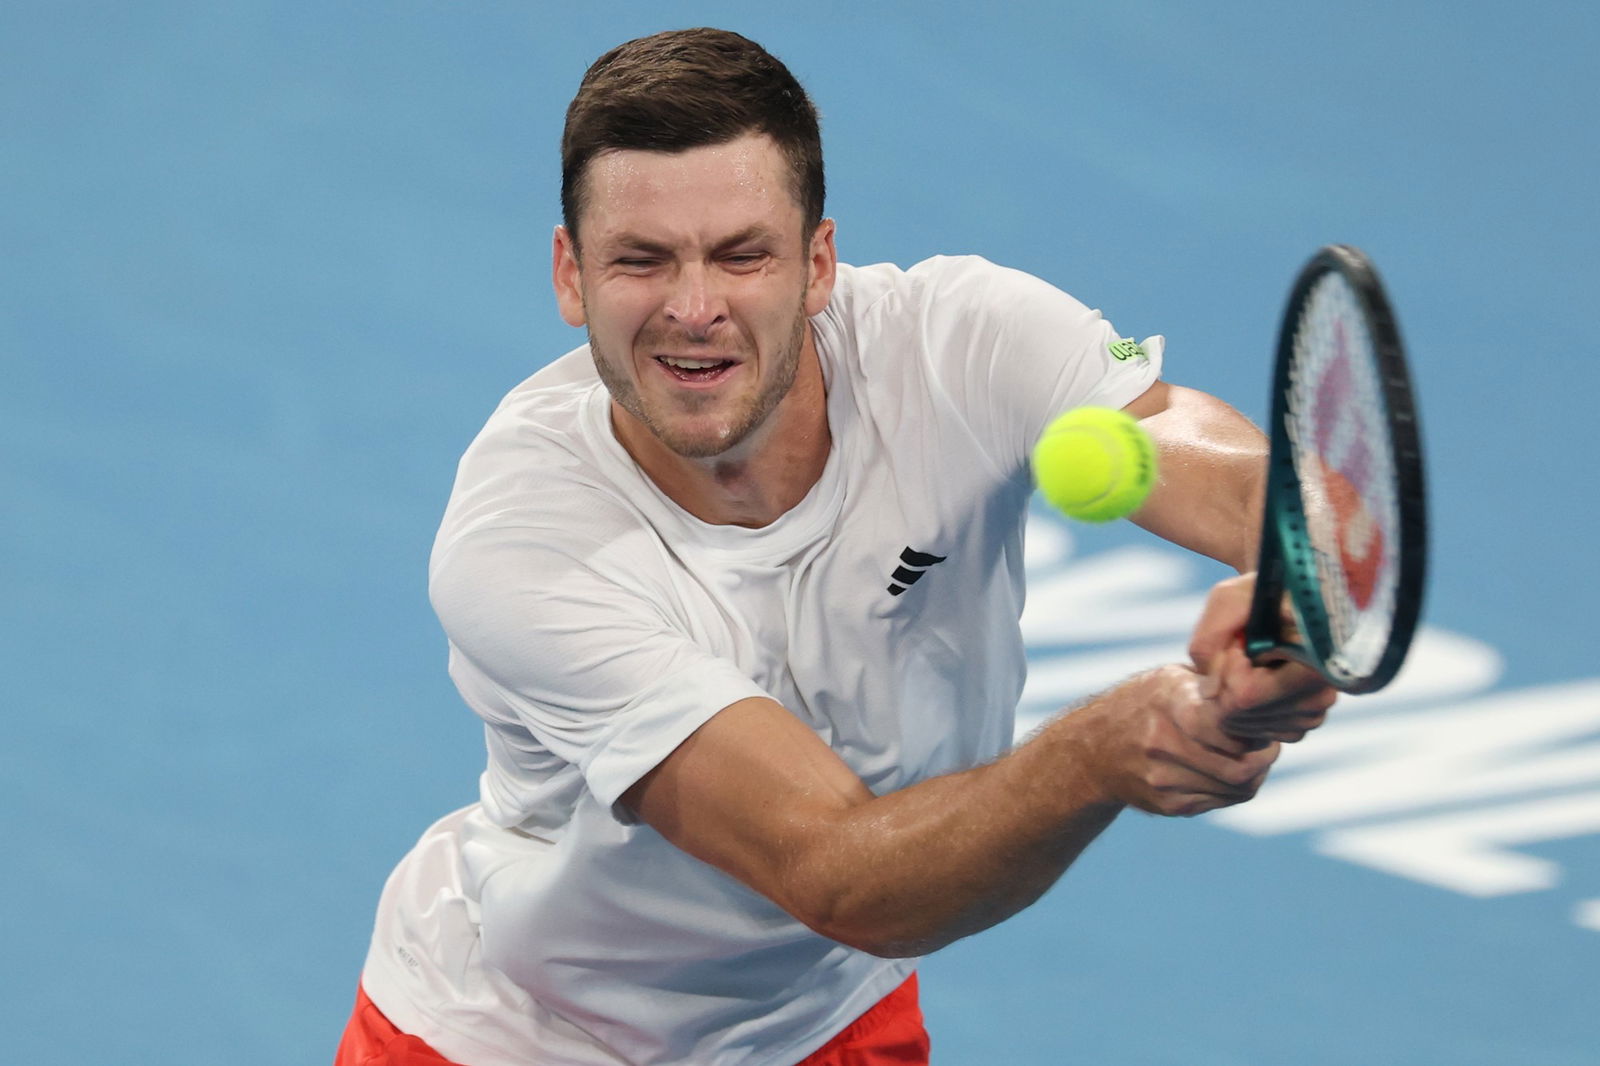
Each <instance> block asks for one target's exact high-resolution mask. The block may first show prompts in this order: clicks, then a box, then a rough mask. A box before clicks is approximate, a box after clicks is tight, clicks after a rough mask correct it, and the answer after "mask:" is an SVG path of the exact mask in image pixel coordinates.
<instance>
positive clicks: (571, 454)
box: [363, 257, 1162, 1066]
mask: <svg viewBox="0 0 1600 1066" xmlns="http://www.w3.org/2000/svg"><path fill="white" fill-rule="evenodd" d="M811 324H812V327H813V330H814V332H815V337H816V347H817V351H818V354H819V356H820V358H821V361H822V369H823V374H824V378H825V380H826V383H827V396H828V398H827V406H828V420H829V426H830V429H831V433H832V440H833V447H832V451H831V452H830V454H829V456H828V459H827V463H826V465H825V468H824V470H823V473H822V477H821V479H820V480H819V481H818V482H817V484H816V485H815V486H814V487H813V488H812V489H811V491H810V493H809V494H808V495H807V496H806V497H805V499H804V500H802V501H801V502H800V503H799V504H798V505H796V506H795V507H794V508H793V509H792V510H790V511H789V512H788V513H786V514H784V515H783V516H782V517H781V518H779V519H778V520H777V521H776V522H774V523H772V524H771V525H769V526H766V527H764V528H761V529H745V528H742V527H736V526H713V525H708V524H706V523H704V522H701V521H699V520H698V519H696V518H694V517H693V516H691V515H689V514H688V513H687V512H685V511H683V510H682V509H681V508H679V507H678V506H677V505H676V504H674V503H673V502H672V501H671V500H670V499H668V498H667V497H666V496H665V495H663V494H662V493H661V491H660V490H659V489H657V488H656V486H655V485H654V484H653V483H652V482H651V481H650V480H649V479H648V478H646V477H645V476H644V475H643V474H642V473H641V472H640V471H639V469H638V467H637V466H636V465H635V464H634V462H633V461H632V459H631V458H630V457H629V456H628V454H627V452H626V451H624V449H623V448H622V446H621V445H620V444H619V443H618V442H617V440H616V438H615V437H614V435H613V434H612V431H611V427H610V418H609V397H608V395H607V393H606V390H605V388H604V387H603V386H602V385H601V384H600V383H599V381H598V379H597V377H596V376H595V372H594V368H593V364H592V362H591V360H590V356H589V353H588V349H587V348H580V349H578V350H576V351H574V352H571V353H569V354H568V355H566V356H565V357H563V358H562V359H560V360H558V361H557V362H555V363H553V364H552V365H551V366H550V367H548V368H546V369H545V370H543V371H541V372H539V373H538V374H535V375H534V376H533V377H532V378H530V379H529V380H528V381H526V382H524V383H523V384H522V385H520V386H518V387H517V388H516V389H515V390H513V391H512V392H511V393H510V395H508V396H507V397H506V399H505V400H504V401H503V402H502V403H501V405H500V407H499V408H498V409H497V410H496V411H495V413H494V415H493V416H492V417H491V418H490V420H489V422H488V424H487V425H486V426H485V427H484V430H483V431H482V433H481V434H480V435H479V436H478V438H477V439H476V440H475V441H474V442H473V444H472V446H471V447H470V448H469V449H468V451H467V453H466V455H465V457H464V458H463V459H462V461H461V467H460V470H459V473H458V476H457V480H456V486H455V491H454V493H453V495H452V497H451V500H450V504H449V507H448V509H447V511H446V514H445V517H444V522H443V525H442V527H441V529H440V531H439V536H438V540H437V542H436V544H435V547H434V553H433V558H432V562H431V581H430V593H431V596H432V599H433V603H434V607H435V609H436V611H437V612H438V615H439V618H440V621H441V622H442V623H443V626H444V629H445V633H446V634H447V636H448V637H449V640H450V674H451V677H452V678H453V679H454V681H455V683H456V685H457V687H458V688H459V690H460V692H461V694H462V696H463V697H464V698H465V700H466V702H467V703H468V704H469V705H470V706H471V708H472V709H473V710H474V711H475V712H476V713H477V714H478V715H479V716H480V717H482V718H483V719H484V721H485V723H486V726H485V735H486V738H487V744H488V768H487V770H486V771H485V772H484V774H483V777H482V780H481V801H480V803H478V804H475V805H474V806H472V807H469V808H467V809H465V810H463V811H458V812H456V813H455V814H453V815H451V816H450V817H448V818H446V819H445V820H444V821H442V822H440V823H439V824H437V825H436V826H434V827H433V828H432V829H430V830H429V832H428V834H427V835H426V836H424V838H423V839H422V841H421V842H420V843H419V844H418V845H417V847H416V848H415V849H414V850H413V851H412V852H411V853H410V854H409V855H408V856H407V857H406V858H405V859H404V860H403V861H402V862H401V864H400V866H399V868H398V869H397V870H396V871H395V873H394V875H393V876H392V877H391V878H390V880H389V883H388V885H387V886H386V888H385V891H384V896H383V900H382V902H381V904H380V907H379V914H378V922H377V930H376V934H375V936H374V938H373V944H372V949H371V952H370V954H369V956H368V960H367V964H366V968H365V970H364V973H363V983H364V985H365V987H366V990H367V993H368V995H369V996H371V998H372V1000H373V1001H374V1003H376V1004H377V1006H378V1007H379V1009H380V1010H382V1011H383V1012H384V1013H385V1014H386V1015H388V1016H389V1018H390V1019H391V1020H392V1021H393V1022H394V1023H395V1024H396V1025H397V1026H398V1027H399V1028H400V1029H401V1030H402V1031H405V1032H409V1033H412V1034H414V1035H416V1036H418V1037H420V1038H422V1039H423V1040H425V1041H427V1042H428V1043H429V1044H431V1045H433V1046H434V1047H435V1048H437V1049H438V1050H439V1051H440V1052H441V1053H442V1054H444V1055H446V1056H447V1057H449V1058H452V1059H455V1060H457V1061H460V1062H463V1063H468V1064H471V1066H513V1064H522V1063H530V1062H538V1063H579V1064H585V1066H587V1064H596V1066H599V1064H611V1063H617V1062H628V1063H640V1064H643V1063H668V1062H693V1063H718V1064H724V1063H726V1064H745V1063H751V1064H755V1063H761V1064H768V1063H771V1064H784V1063H793V1062H795V1061H797V1060H799V1059H801V1058H803V1057H805V1056H806V1055H807V1054H809V1053H810V1052H811V1051H813V1050H815V1049H816V1048H817V1047H819V1046H821V1045H822V1044H824V1043H826V1042H827V1040H828V1039H829V1038H830V1037H832V1036H833V1035H834V1034H835V1033H836V1032H837V1031H838V1030H840V1029H842V1028H843V1027H844V1026H846V1025H848V1024H849V1023H850V1021H852V1020H853V1019H854V1018H855V1017H857V1016H858V1015H860V1014H861V1013H863V1012H864V1011H865V1010H866V1009H867V1008H868V1007H870V1006H871V1005H872V1004H873V1003H875V1002H876V1001H877V1000H878V999H880V998H882V997H883V996H884V995H886V994H887V993H888V992H889V991H891V990H892V989H893V988H894V987H895V986H896V985H898V984H899V983H900V982H901V981H903V980H904V979H905V977H906V976H907V975H908V974H909V973H910V971H911V968H912V964H911V962H909V961H907V960H885V959H880V958H876V957H874V956H872V955H868V954H865V953H863V952H860V951H857V950H854V949H852V948H848V947H845V946H843V945H841V944H837V943H835V942H833V941H831V940H827V939H825V938H823V937H821V936H819V935H817V934H816V933H814V932H812V931H811V930H809V929H807V928H806V927H805V926H804V925H802V924H801V923H799V922H798V921H796V920H795V919H794V918H792V917H791V916H789V915H788V914H787V913H785V912H784V911H783V910H781V909H780V908H779V907H777V906H776V905H775V904H773V903H772V902H770V901H769V900H767V899H766V898H764V897H762V896H760V895H759V894H757V893H755V892H754V891H752V890H751V889H749V888H747V887H745V886H744V885H743V884H741V883H740V882H738V881H737V880H735V879H733V878H731V877H729V876H727V875H726V874H723V873H722V872H721V871H719V870H717V869H715V868H713V867H711V866H709V865H706V864H705V863H702V862H700V861H698V860H696V859H693V858H691V857H690V856H688V855H687V854H685V853H683V852H681V851H679V850H678V849H676V848H675V847H673V846H672V845H671V844H669V843H667V842H666V840H665V839H663V838H662V837H661V836H660V835H659V834H657V833H656V832H655V831H654V830H653V829H651V828H650V827H648V826H646V825H641V824H634V823H633V822H632V821H631V820H630V819H629V817H628V815H627V812H626V811H625V810H622V809H621V808H620V807H619V806H618V804H617V801H618V798H619V797H620V796H621V795H622V794H623V792H624V791H626V790H627V788H628V787H629V786H631V785H632V784H633V783H634V782H636V781H638V780H639V778H640V777H641V776H643V775H644V774H645V773H646V772H647V771H648V770H649V769H651V768H652V767H653V766H655V765H656V764H657V763H659V762H660V761H661V760H662V759H663V758H665V757H666V756H667V755H668V754H670V753H671V752H672V750H673V749H674V748H675V747H677V745H678V744H679V743H681V742H682V741H683V740H684V739H685V738H687V737H688V736H689V735H690V734H691V733H692V732H694V730H695V729H697V728H698V727H699V726H700V725H701V724H702V723H704V722H705V721H706V720H707V719H709V718H710V717H711V716H712V715H714V714H716V713H717V712H718V711H719V710H721V709H722V708H724V707H726V706H728V705H729V704H732V703H734V702H737V701H738V700H741V699H744V698H747V697H751V696H770V697H771V698H773V699H775V700H777V701H778V702H780V703H781V704H783V706H785V707H787V708H788V709H789V710H791V711H792V712H793V713H794V714H796V715H797V716H799V717H800V718H801V719H802V720H804V721H805V722H806V723H807V724H808V725H810V726H811V727H812V728H813V729H815V730H816V732H817V733H818V734H819V735H820V736H821V737H822V738H823V739H824V740H825V741H827V743H828V745H829V746H830V747H831V748H832V749H833V750H834V751H835V752H837V753H838V754H839V756H840V757H841V758H842V759H843V760H844V761H845V762H846V763H847V764H848V765H849V766H850V767H851V768H852V769H853V770H854V771H855V772H856V773H857V774H858V775H859V776H860V777H861V779H862V780H863V781H864V782H865V783H866V784H867V786H868V787H869V788H871V789H872V790H873V791H874V792H875V793H878V794H883V793H886V792H891V791H894V790H895V789H899V788H903V787H905V786H907V785H910V784H913V783H914V782H917V781H920V780H922V779H924V778H928V777H932V776H935V775H939V774H944V773H948V772H951V771H955V770H960V769H964V768H967V767H971V766H973V765H975V764H977V763H980V762H983V761H985V760H988V759H991V758H993V757H994V756H996V755H998V754H999V753H1001V752H1003V751H1004V750H1006V748H1007V747H1008V745H1009V742H1010V738H1011V735H1012V715H1013V710H1014V708H1015V706H1016V702H1017V698H1018V696H1019V694H1020V692H1021V689H1022V683H1023V678H1024V672H1025V661H1024V656H1023V643H1022V638H1021V634H1020V631H1019V628H1018V618H1019V617H1020V614H1021V611H1022V600H1023V563H1022V530H1023V524H1024V520H1025V516H1026V511H1027V505H1028V498H1029V495H1030V493H1031V491H1032V485H1031V478H1030V474H1029V470H1028V464H1027V456H1028V453H1029V451H1030V449H1031V448H1032V445H1033V443H1034V441H1035V440H1037V439H1038V437H1039V435H1040V433H1041V431H1042V430H1043V428H1044V426H1045V424H1046V423H1047V422H1048V421H1049V420H1050V418H1052V417H1053V416H1054V415H1056V414H1058V413H1060V412H1061V411H1064V410H1066V409H1068V408H1070V407H1075V406H1080V405H1085V404H1100V405H1105V406H1110V407H1121V406H1123V405H1125V404H1126V403H1128V402H1130V401H1131V400H1132V399H1134V398H1135V397H1136V396H1138V395H1139V394H1140V393H1142V392H1143V391H1144V390H1145V389H1147V388H1148V387H1149V386H1150V385H1151V384H1152V383H1154V381H1155V380H1156V378H1157V376H1158V374H1159V368H1160V361H1161V352H1162V345H1161V340H1160V338H1152V339H1151V340H1150V341H1147V342H1145V344H1144V346H1143V347H1142V348H1140V347H1139V346H1136V345H1133V344H1132V343H1131V342H1125V341H1122V340H1121V339H1120V338H1119V337H1118V335H1117V334H1116V333H1115V332H1114V331H1113V330H1112V328H1111V326H1110V325H1109V324H1108V323H1106V322H1105V321H1104V320H1103V319H1102V318H1101V317H1100V315H1099V313H1098V312H1095V311H1092V310H1090V309H1088V308H1087V307H1085V306H1084V305H1082V304H1080V303H1079V302H1078V301H1076V300H1074V299H1073V298H1071V297H1070V296H1067V295H1066V294H1064V293H1062V292H1060V291H1059V290H1057V289H1055V288H1053V287H1051V286H1049V285H1047V284H1045V283H1044V282H1042V281H1039V280H1038V279H1036V278H1033V277H1030V276H1028V275H1025V274H1022V273H1019V272H1017V271H1012V270H1006V269H1003V268H1000V267H996V266H994V265H992V264H990V263H987V262H985V261H983V260H982V259H977V258H970V257H968V258H939V259H932V260H929V261H927V262H924V263H921V264H919V265H918V266H916V267H913V268H912V269H910V270H906V271H902V270H900V269H898V268H896V267H892V266H887V265H880V266H873V267H865V268H852V267H849V266H843V265H841V266H840V268H839V278H838V283H837V285H836V287H835V289H834V293H833V297H832V299H831V301H830V303H829V305H828V307H827V309H826V310H825V311H823V312H822V314H820V315H818V316H816V317H815V318H813V319H812V320H811Z"/></svg>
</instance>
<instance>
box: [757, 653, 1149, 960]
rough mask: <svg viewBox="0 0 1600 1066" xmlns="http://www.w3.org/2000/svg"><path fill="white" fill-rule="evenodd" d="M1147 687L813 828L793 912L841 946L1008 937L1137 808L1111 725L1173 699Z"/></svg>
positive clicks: (798, 858) (1141, 683)
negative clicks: (1124, 788) (1118, 773)
mask: <svg viewBox="0 0 1600 1066" xmlns="http://www.w3.org/2000/svg"><path fill="white" fill-rule="evenodd" d="M1162 683H1163V681H1162V679H1161V678H1160V677H1158V676H1157V675H1154V674H1152V675H1145V676H1143V677H1140V678H1136V679H1134V680H1132V681H1129V682H1127V683H1125V684H1124V685H1122V686H1119V687H1118V688H1116V689H1114V690H1112V691H1111V692H1109V693H1106V694H1104V695H1102V696H1100V697H1098V698H1097V699H1096V700H1094V701H1092V702H1091V703H1090V704H1088V705H1086V706H1085V707H1083V708H1081V709H1080V710H1078V711H1075V712H1072V713H1070V714H1067V715H1063V716H1061V717H1059V718H1057V719H1056V720H1055V721H1053V722H1051V723H1050V724H1049V725H1047V726H1046V727H1045V728H1044V729H1042V730H1040V731H1039V732H1038V733H1037V734H1035V735H1034V736H1033V737H1032V738H1031V739H1030V740H1029V741H1028V742H1027V743H1025V744H1023V745H1021V746H1020V747H1018V748H1017V749H1015V750H1014V751H1012V752H1010V753H1009V754H1007V755H1005V756H1003V757H1002V758H1000V759H998V760H996V761H994V762H992V763H989V764H986V765H984V766H981V767H977V768H975V769H972V770H967V771H964V772H961V773H955V774H949V775H946V776H942V777H936V778H931V779H929V780H926V781H923V782H920V783H919V784H916V785H912V786H910V787H908V788H905V789H901V790H899V791H896V792H892V793H889V794H887V795H885V796H881V797H877V798H874V799H871V800H869V801H868V802H865V803H862V804H859V805H856V806H854V807H852V808H850V809H849V810H847V811H844V812H840V813H839V814H838V815H836V816H835V817H834V818H833V819H832V824H831V825H828V826H826V827H812V828H813V829H814V830H815V832H814V833H813V834H811V835H810V836H809V840H810V844H809V846H807V847H805V848H800V849H796V850H795V851H794V852H793V853H792V854H791V856H790V858H791V866H790V875H789V877H788V878H786V881H787V885H786V887H787V889H788V891H789V892H791V893H792V895H791V896H790V897H789V899H787V900H780V902H784V903H786V904H787V905H791V907H792V909H793V911H794V912H795V913H797V914H799V915H801V916H802V919H803V920H805V921H807V922H808V924H811V925H812V926H813V927H814V928H816V929H818V930H819V931H821V932H823V933H824V934H826V935H827V936H829V937H832V938H833V939H836V940H840V941H842V942H845V943H848V944H851V945H853V946H856V947H860V948H863V949H864V950H867V951H871V952H873V953H875V954H880V955H922V954H927V953H928V952H931V951H934V950H936V949H938V948H941V947H943V946H945V945H946V944H949V943H951V942H953V941H955V940H958V939H960V938H962V937H965V936H969V935H971V934H973V933H976V932H979V931H981V930H983V929H987V928H988V927H990V926H992V925H996V924H998V923H999V922H1001V921H1004V920H1005V919H1006V918H1009V917H1010V916H1011V915H1013V914H1015V913H1017V912H1018V911H1020V910H1022V909H1023V908H1025V907H1027V906H1028V905H1030V904H1031V903H1033V902H1034V901H1035V900H1037V899H1038V898H1039V897H1040V896H1041V895H1043V894H1044V893H1045V891H1047V890H1048V889H1049V888H1050V886H1051V885H1053V884H1054V883H1055V882H1056V881H1057V880H1058V879H1059V878H1060V877H1061V875H1062V874H1063V873H1064V872H1065V871H1066V870H1067V868H1068V867H1069V866H1071V865H1072V863H1073V862H1074V861H1075V860H1076V859H1077V858H1078V856H1079V855H1081V854H1082V853H1083V851H1084V849H1085V848H1087V847H1088V846H1089V844H1090V843H1091V842H1092V841H1093V840H1094V839H1095V838H1096V837H1097V836H1099V835H1100V833H1101V832H1102V831H1103V830H1105V829H1106V827H1107V826H1109V825H1110V824H1111V823H1112V821H1113V820H1114V819H1115V818H1116V816H1117V814H1118V813H1119V812H1120V811H1121V810H1122V808H1123V806H1124V802H1123V799H1122V798H1121V797H1119V796H1118V795H1117V787H1116V784H1115V780H1114V779H1115V766H1114V765H1113V764H1114V763H1115V758H1114V756H1113V755H1112V754H1111V753H1108V752H1107V751H1106V747H1107V740H1106V736H1107V735H1108V733H1109V732H1110V731H1109V730H1107V729H1105V728H1103V727H1104V726H1105V725H1106V724H1107V723H1108V722H1109V721H1111V720H1113V719H1118V718H1121V719H1123V720H1126V719H1129V718H1137V717H1138V716H1139V714H1140V712H1141V709H1142V708H1143V707H1144V706H1145V705H1147V704H1149V703H1152V702H1154V701H1156V700H1158V699H1160V698H1161V696H1160V693H1159V688H1160V686H1161V684H1162Z"/></svg>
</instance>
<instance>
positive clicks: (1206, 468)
mask: <svg viewBox="0 0 1600 1066" xmlns="http://www.w3.org/2000/svg"><path fill="white" fill-rule="evenodd" d="M1123 410H1125V411H1127V412H1128V413H1129V414H1130V415H1133V416H1134V417H1135V418H1137V419H1139V424H1140V425H1141V426H1143V427H1144V428H1145V429H1146V430H1148V431H1149V433H1150V436H1151V437H1153V438H1155V442H1156V450H1157V452H1158V453H1159V456H1160V473H1159V476H1158V478H1157V480H1156V487H1155V488H1154V489H1153V490H1151V492H1150V497H1149V499H1147V500H1146V501H1145V503H1144V506H1143V507H1140V508H1139V510H1138V511H1136V512H1135V513H1134V515H1133V520H1134V521H1135V522H1137V523H1138V524H1139V525H1141V526H1143V527H1144V528H1145V529H1147V530H1149V531H1150V532H1151V533H1154V534H1155V535H1156V536H1158V537H1162V538H1164V539H1166V540H1170V541H1171V542H1172V543H1174V544H1177V545H1179V546H1181V547H1184V548H1188V549H1190V550H1191V551H1196V552H1199V553H1200V554H1202V555H1208V556H1210V557H1211V558H1213V559H1217V560H1219V561H1221V562H1224V563H1227V564H1228V565H1229V566H1231V567H1233V568H1234V569H1235V570H1238V571H1239V572H1240V573H1244V572H1246V571H1249V570H1253V569H1255V565H1256V549H1257V546H1258V542H1259V541H1260V539H1261V512H1262V507H1263V503H1264V498H1265V495H1266V473H1267V439H1266V437H1265V436H1264V435H1263V434H1262V432H1261V431H1260V430H1259V429H1257V428H1256V427H1255V426H1253V425H1251V424H1250V421H1249V420H1248V419H1246V418H1245V417H1244V416H1243V415H1241V414H1240V413H1239V412H1238V411H1235V410H1234V409H1233V408H1232V407H1230V406H1228V405H1227V404H1226V403H1224V402H1223V401H1221V400H1219V399H1217V398H1216V397H1215V396H1211V395H1209V394H1207V393H1204V392H1199V391H1197V390H1195V389H1186V388H1183V387H1182V386H1179V385H1169V384H1168V383H1167V382H1165V381H1158V382H1156V383H1155V384H1154V385H1152V386H1150V388H1148V389H1146V390H1145V391H1144V392H1143V393H1142V394H1141V395H1140V396H1139V397H1138V398H1137V399H1135V400H1134V401H1133V402H1132V403H1130V404H1128V405H1127V406H1126V407H1124V408H1123Z"/></svg>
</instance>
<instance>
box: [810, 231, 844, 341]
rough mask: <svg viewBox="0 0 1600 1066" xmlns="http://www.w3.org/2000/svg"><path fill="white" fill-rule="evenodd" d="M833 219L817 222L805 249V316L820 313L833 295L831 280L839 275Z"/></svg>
mask: <svg viewBox="0 0 1600 1066" xmlns="http://www.w3.org/2000/svg"><path fill="white" fill-rule="evenodd" d="M833 231H834V224H833V219H831V218H825V219H823V220H822V221H821V222H819V223H817V228H816V231H815V232H814V233H812V234H811V247H810V248H809V249H808V250H807V255H808V258H809V262H808V263H807V268H808V271H809V273H808V275H807V280H806V299H805V308H806V317H807V318H809V317H811V316H812V315H820V314H821V313H822V310H823V308H825V307H827V306H828V300H829V299H830V298H831V297H832V296H833V282H834V279H835V278H837V277H838V275H839V251H838V249H836V248H835V247H834V246H833Z"/></svg>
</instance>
